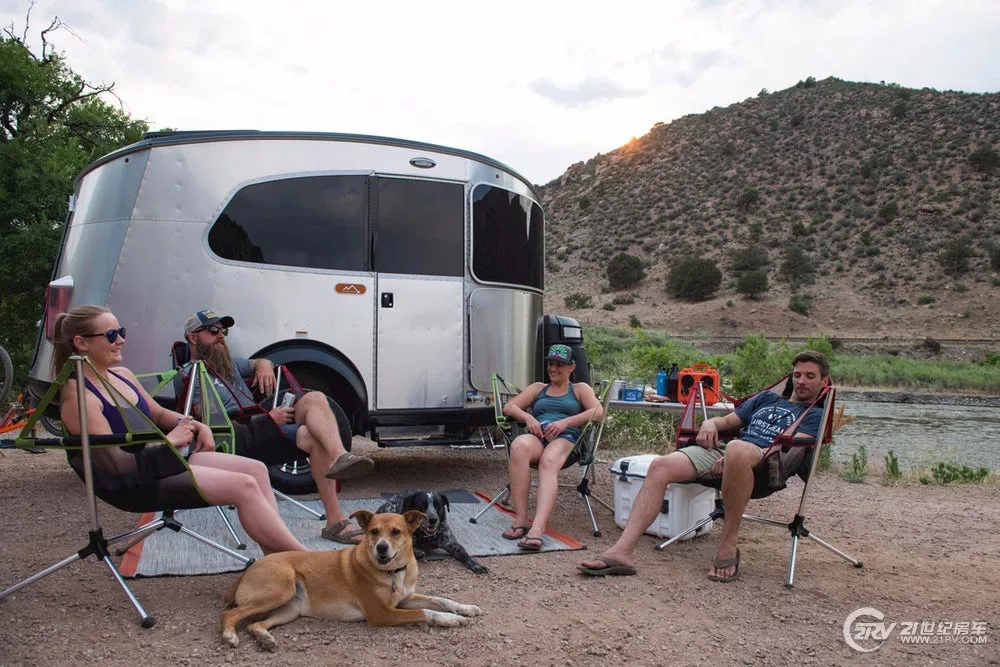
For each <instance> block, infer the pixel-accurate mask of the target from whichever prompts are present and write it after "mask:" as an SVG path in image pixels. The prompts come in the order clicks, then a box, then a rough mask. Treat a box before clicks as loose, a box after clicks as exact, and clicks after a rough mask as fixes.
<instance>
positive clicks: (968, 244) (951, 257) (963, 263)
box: [938, 236, 972, 276]
mask: <svg viewBox="0 0 1000 667" xmlns="http://www.w3.org/2000/svg"><path fill="white" fill-rule="evenodd" d="M971 257H972V239H970V238H969V237H968V236H959V237H957V238H955V239H952V240H951V241H949V242H948V243H947V244H946V245H945V247H944V251H943V252H942V253H941V255H940V256H939V257H938V262H940V264H941V268H942V269H944V272H945V273H947V274H949V275H952V276H958V275H961V274H963V273H966V272H968V270H969V259H970V258H971Z"/></svg>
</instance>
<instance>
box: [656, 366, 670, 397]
mask: <svg viewBox="0 0 1000 667" xmlns="http://www.w3.org/2000/svg"><path fill="white" fill-rule="evenodd" d="M656 393H657V394H659V395H660V396H666V395H667V369H666V368H664V367H663V366H660V372H659V373H657V374H656Z"/></svg>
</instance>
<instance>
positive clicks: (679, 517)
mask: <svg viewBox="0 0 1000 667" xmlns="http://www.w3.org/2000/svg"><path fill="white" fill-rule="evenodd" d="M654 458H656V454H640V455H639V456H628V457H626V458H623V459H618V460H617V461H615V462H614V465H612V466H611V476H612V477H614V487H615V488H614V494H615V523H616V524H618V527H619V528H624V527H625V524H626V523H627V522H628V515H629V513H630V512H631V511H632V503H633V501H634V500H635V497H636V495H637V494H638V493H639V487H641V486H642V482H643V480H645V479H646V472H647V471H648V470H649V464H650V463H652V461H653V459H654ZM713 509H715V489H710V488H708V487H705V486H701V485H700V484H670V485H668V486H667V490H666V492H665V493H664V496H663V505H662V507H661V508H660V513H659V514H658V515H657V517H656V519H654V520H653V523H652V524H650V526H649V528H647V529H646V533H648V534H649V535H657V536H659V537H673V536H674V535H678V534H680V533H682V532H684V531H685V530H687V529H688V528H690V527H691V526H693V525H694V524H695V523H697V522H699V521H701V520H702V519H704V518H706V517H707V516H708V515H709V514H711V513H712V510H713ZM710 530H712V522H711V521H710V522H708V523H706V524H705V525H704V526H702V527H701V528H699V529H698V530H696V531H694V532H692V533H690V534H689V535H687V536H685V537H684V539H685V540H689V539H691V538H692V537H696V536H698V535H703V534H705V533H707V532H709V531H710Z"/></svg>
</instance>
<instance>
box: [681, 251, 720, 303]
mask: <svg viewBox="0 0 1000 667" xmlns="http://www.w3.org/2000/svg"><path fill="white" fill-rule="evenodd" d="M721 284H722V271H720V270H719V267H717V266H716V265H715V262H713V261H712V260H710V259H705V258H701V257H689V258H688V259H685V260H683V261H681V262H680V263H679V264H677V265H675V266H674V268H673V270H672V271H671V272H670V292H671V293H672V294H673V295H674V296H675V297H677V298H678V299H687V300H690V301H701V300H703V299H707V298H708V297H710V296H712V295H713V294H714V293H715V291H716V290H717V289H719V285H721Z"/></svg>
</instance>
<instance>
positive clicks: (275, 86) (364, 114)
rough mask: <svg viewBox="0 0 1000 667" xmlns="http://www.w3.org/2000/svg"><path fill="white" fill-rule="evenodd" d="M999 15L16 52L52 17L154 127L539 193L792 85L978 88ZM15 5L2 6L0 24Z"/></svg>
mask: <svg viewBox="0 0 1000 667" xmlns="http://www.w3.org/2000/svg"><path fill="white" fill-rule="evenodd" d="M997 2H998V0H959V1H958V2H953V3H951V5H949V7H948V9H947V11H943V10H942V9H941V4H940V1H939V0H821V1H819V0H816V1H814V0H673V1H671V2H663V0H622V1H620V2H617V3H612V4H608V3H607V2H606V1H605V0H578V2H577V3H575V4H574V5H573V6H572V9H571V10H570V9H568V8H567V6H566V5H565V4H564V3H556V2H547V3H546V2H542V3H539V2H537V0H506V1H505V3H503V4H502V5H488V4H483V3H469V2H467V1H464V0H434V1H433V2H431V3H424V4H418V3H413V2H411V1H409V0H382V1H381V2H379V3H367V4H366V3H332V2H329V0H295V2H287V3H284V4H283V5H280V6H278V8H277V9H276V5H275V4H274V2H273V0H212V2H204V1H199V0H143V1H142V2H136V1H134V0H37V2H36V4H35V8H34V10H33V11H32V30H31V31H29V37H32V38H33V40H32V41H33V43H34V45H35V46H36V47H37V45H38V35H37V31H38V30H39V29H40V28H42V27H44V26H46V25H48V23H49V21H51V19H52V17H53V16H55V15H58V16H59V17H60V18H61V19H62V20H63V21H64V22H65V23H66V24H67V25H69V26H70V27H71V28H72V29H73V33H72V34H69V33H62V32H60V33H56V34H53V35H51V36H50V37H51V40H50V43H52V44H55V46H56V47H57V48H59V49H60V50H62V51H64V52H65V54H66V57H67V62H68V63H69V65H70V66H71V67H72V68H73V69H74V70H75V71H76V72H78V73H79V74H81V75H82V76H84V77H85V78H86V79H87V80H88V81H94V82H107V83H111V82H115V84H116V85H115V91H116V92H117V93H118V95H119V96H120V97H121V100H122V101H123V102H124V103H125V107H126V110H127V111H128V113H130V114H131V115H132V116H133V117H135V118H145V119H148V120H149V121H150V123H151V124H152V125H153V127H154V128H158V127H164V126H168V127H175V128H178V129H231V128H257V129H275V130H310V131H327V132H353V133H359V134H375V135H386V136H397V137H402V138H407V139H414V140H418V141H426V142H430V143H438V144H444V145H448V146H455V147H457V148H465V149H468V150H472V151H475V152H478V153H483V154H486V155H489V156H490V157H494V158H496V159H499V160H501V161H503V162H506V163H507V164H509V165H510V166H511V167H512V168H514V169H516V170H518V171H520V172H521V173H523V174H524V175H525V176H526V177H527V178H529V179H530V180H532V181H533V182H535V183H544V182H548V181H550V180H551V179H553V178H556V177H557V176H559V175H560V174H562V173H563V171H565V169H566V168H567V167H568V166H569V165H571V164H573V163H575V162H578V161H580V160H587V159H589V158H591V157H593V156H594V155H595V154H597V153H605V152H608V151H610V150H613V149H615V148H617V147H618V146H621V145H622V144H624V143H626V142H627V141H628V140H629V138H630V137H632V136H641V135H642V134H644V133H645V132H647V131H648V130H649V128H650V127H651V126H652V125H653V124H654V123H655V122H657V121H663V122H669V121H671V120H672V119H675V118H679V117H681V116H683V115H686V114H691V113H702V112H704V111H706V110H708V109H711V108H712V107H714V106H727V105H729V104H733V103H735V102H738V101H740V100H743V99H745V98H747V97H751V96H753V95H756V94H757V92H758V91H759V90H761V89H762V88H767V89H769V90H781V89H783V88H787V87H789V86H792V85H795V82H796V81H799V80H801V79H804V78H806V77H807V76H815V77H816V78H817V79H822V78H825V77H827V76H831V75H832V76H837V77H839V78H842V79H846V80H851V81H881V80H885V81H892V82H896V83H899V84H901V85H903V86H910V87H916V88H921V87H924V86H929V87H933V88H937V89H939V90H947V89H958V90H968V91H978V92H984V91H996V90H998V89H1000V68H997V67H996V66H995V63H996V62H997V60H1000V40H997V39H996V37H995V36H996V35H997V34H1000V12H998V11H997ZM27 7H28V0H0V26H6V25H9V24H11V23H13V24H14V25H15V26H16V27H23V20H24V15H25V11H26V9H27ZM16 32H17V33H18V34H19V33H20V29H17V30H16Z"/></svg>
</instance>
